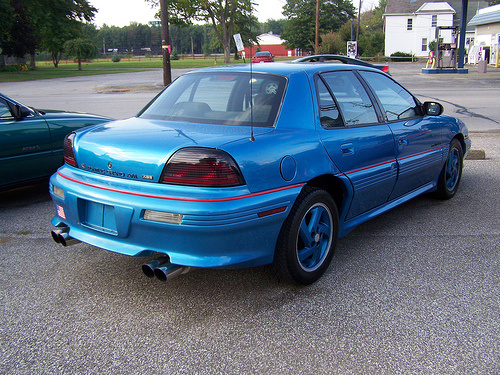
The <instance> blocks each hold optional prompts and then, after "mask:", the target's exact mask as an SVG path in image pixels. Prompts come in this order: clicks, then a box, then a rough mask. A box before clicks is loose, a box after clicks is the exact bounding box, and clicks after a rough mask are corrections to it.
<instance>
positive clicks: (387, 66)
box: [382, 65, 389, 73]
mask: <svg viewBox="0 0 500 375" xmlns="http://www.w3.org/2000/svg"><path fill="white" fill-rule="evenodd" d="M382 71H383V72H384V73H389V65H385V66H383V67H382Z"/></svg>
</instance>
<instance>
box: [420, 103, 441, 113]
mask: <svg viewBox="0 0 500 375" xmlns="http://www.w3.org/2000/svg"><path fill="white" fill-rule="evenodd" d="M423 108H424V114H425V115H427V116H439V115H440V114H441V113H443V111H444V107H443V106H442V105H441V104H440V103H437V102H425V103H424V104H423Z"/></svg>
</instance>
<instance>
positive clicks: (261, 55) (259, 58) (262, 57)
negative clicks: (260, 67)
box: [252, 51, 274, 63]
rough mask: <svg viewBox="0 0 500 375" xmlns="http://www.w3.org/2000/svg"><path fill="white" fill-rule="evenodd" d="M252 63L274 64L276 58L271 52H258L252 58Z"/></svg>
mask: <svg viewBox="0 0 500 375" xmlns="http://www.w3.org/2000/svg"><path fill="white" fill-rule="evenodd" d="M252 62H253V63H264V62H274V56H273V55H271V52H268V51H261V52H257V53H256V54H255V55H254V56H253V57H252Z"/></svg>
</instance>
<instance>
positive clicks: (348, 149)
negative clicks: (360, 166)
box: [340, 143, 354, 156]
mask: <svg viewBox="0 0 500 375" xmlns="http://www.w3.org/2000/svg"><path fill="white" fill-rule="evenodd" d="M340 150H341V151H342V156H347V155H352V154H354V145H353V144H352V143H344V144H342V145H340Z"/></svg>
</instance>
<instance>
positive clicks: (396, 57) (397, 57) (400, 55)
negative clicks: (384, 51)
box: [391, 51, 413, 61]
mask: <svg viewBox="0 0 500 375" xmlns="http://www.w3.org/2000/svg"><path fill="white" fill-rule="evenodd" d="M391 61H413V55H412V54H411V53H406V52H399V51H398V52H394V53H393V54H391Z"/></svg>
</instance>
